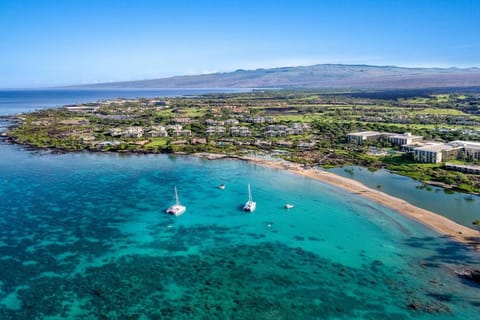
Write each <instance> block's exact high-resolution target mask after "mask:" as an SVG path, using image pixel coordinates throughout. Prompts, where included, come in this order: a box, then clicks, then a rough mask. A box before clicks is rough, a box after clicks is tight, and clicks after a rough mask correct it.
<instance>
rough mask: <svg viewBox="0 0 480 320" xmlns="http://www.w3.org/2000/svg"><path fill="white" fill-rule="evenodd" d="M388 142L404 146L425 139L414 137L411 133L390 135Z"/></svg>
mask: <svg viewBox="0 0 480 320" xmlns="http://www.w3.org/2000/svg"><path fill="white" fill-rule="evenodd" d="M387 140H388V141H390V142H391V143H393V144H396V145H397V146H403V145H408V144H413V143H417V142H420V141H423V137H422V136H413V135H412V134H411V133H410V132H405V133H404V134H394V135H388V136H387Z"/></svg>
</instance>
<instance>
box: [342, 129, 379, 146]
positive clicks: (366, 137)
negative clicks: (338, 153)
mask: <svg viewBox="0 0 480 320" xmlns="http://www.w3.org/2000/svg"><path fill="white" fill-rule="evenodd" d="M382 135H383V134H382V133H380V132H377V131H361V132H352V133H349V134H348V135H347V138H348V142H349V143H355V144H363V143H364V142H367V141H376V140H378V138H380V137H381V136H382Z"/></svg>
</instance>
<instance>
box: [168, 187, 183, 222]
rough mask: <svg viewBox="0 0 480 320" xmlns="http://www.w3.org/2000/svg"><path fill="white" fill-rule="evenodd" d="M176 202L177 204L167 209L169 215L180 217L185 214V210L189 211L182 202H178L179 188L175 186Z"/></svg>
mask: <svg viewBox="0 0 480 320" xmlns="http://www.w3.org/2000/svg"><path fill="white" fill-rule="evenodd" d="M175 200H176V202H175V204H174V205H173V206H171V207H170V208H168V209H167V213H168V214H172V215H174V216H179V215H181V214H182V213H184V212H185V210H187V207H185V206H182V205H181V204H180V201H179V200H178V193H177V187H176V186H175Z"/></svg>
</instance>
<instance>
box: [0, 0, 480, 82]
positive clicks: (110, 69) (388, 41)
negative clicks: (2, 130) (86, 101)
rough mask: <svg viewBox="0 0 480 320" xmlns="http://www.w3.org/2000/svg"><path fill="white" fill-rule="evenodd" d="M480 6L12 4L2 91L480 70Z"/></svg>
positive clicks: (138, 1) (2, 35) (1, 60)
mask: <svg viewBox="0 0 480 320" xmlns="http://www.w3.org/2000/svg"><path fill="white" fill-rule="evenodd" d="M479 40H480V1H477V0H470V1H468V0H448V1H446V0H415V1H411V0H402V1H400V0H398V1H394V0H391V1H386V0H376V1H374V0H372V1H367V0H364V1H362V0H356V1H355V0H336V1H333V0H332V1H330V0H322V1H320V0H318V1H314V0H311V1H308V0H295V1H289V0H263V1H262V0H242V1H236V0H223V1H220V0H218V1H216V0H203V1H202V0H196V1H195V0H175V1H174V0H171V1H161V0H157V1H156V0H130V1H127V0H114V1H109V0H96V1H94V0H0V88H31V87H48V86H62V85H73V84H86V83H98V82H110V81H128V80H142V79H155V78H163V77H168V76H174V75H190V74H201V73H212V72H228V71H234V70H236V69H256V68H271V67H282V66H299V65H313V64H321V63H342V64H370V65H395V66H406V67H418V66H420V67H431V66H435V67H452V66H455V67H474V66H476V67H480V41H479Z"/></svg>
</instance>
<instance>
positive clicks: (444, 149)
mask: <svg viewBox="0 0 480 320" xmlns="http://www.w3.org/2000/svg"><path fill="white" fill-rule="evenodd" d="M347 138H348V142H349V143H355V144H364V143H368V142H374V141H379V140H380V139H383V140H384V141H389V142H391V143H392V144H395V145H398V146H401V147H402V150H403V151H405V152H408V153H411V154H412V155H413V159H414V160H415V161H417V162H424V163H441V162H446V161H449V160H454V159H466V160H480V142H473V141H452V142H448V143H442V142H434V141H423V137H422V136H414V135H412V134H410V133H409V132H407V133H404V134H396V133H389V132H376V131H362V132H354V133H349V134H348V135H347Z"/></svg>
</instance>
